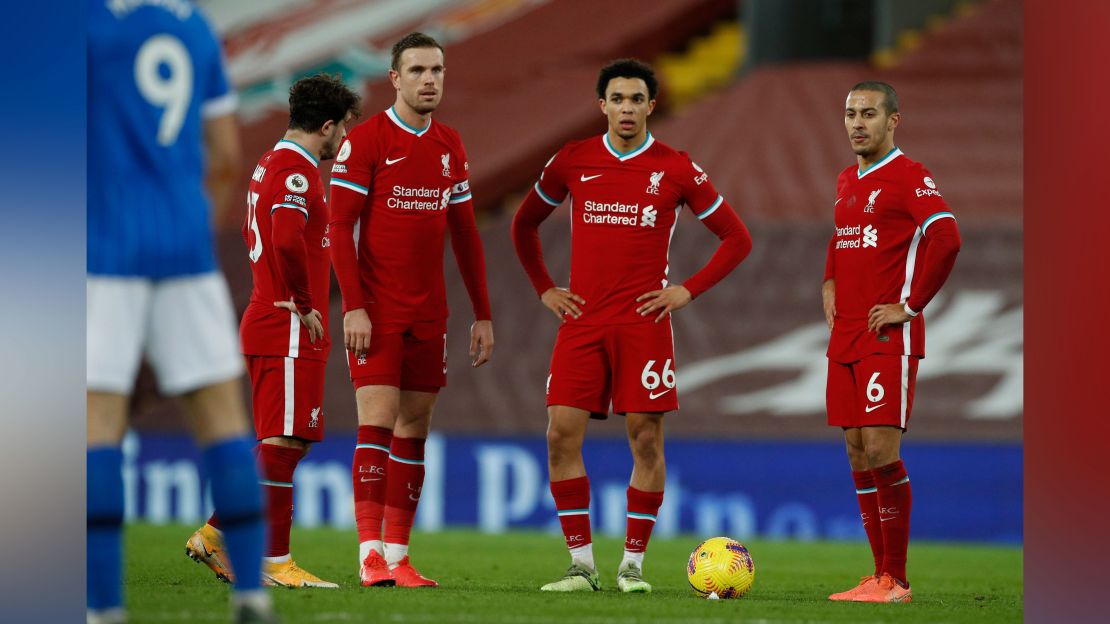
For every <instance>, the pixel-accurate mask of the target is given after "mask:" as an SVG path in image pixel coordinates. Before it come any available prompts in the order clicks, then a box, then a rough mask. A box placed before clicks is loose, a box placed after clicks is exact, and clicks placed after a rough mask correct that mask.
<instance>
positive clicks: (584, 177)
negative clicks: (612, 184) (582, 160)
mask: <svg viewBox="0 0 1110 624" xmlns="http://www.w3.org/2000/svg"><path fill="white" fill-rule="evenodd" d="M603 175H605V174H604V173H599V174H597V175H592V176H588V175H583V176H582V178H581V180H582V181H583V182H589V181H590V180H593V179H594V178H600V177H601V176H603Z"/></svg>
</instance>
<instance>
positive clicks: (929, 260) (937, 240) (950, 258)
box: [906, 219, 961, 314]
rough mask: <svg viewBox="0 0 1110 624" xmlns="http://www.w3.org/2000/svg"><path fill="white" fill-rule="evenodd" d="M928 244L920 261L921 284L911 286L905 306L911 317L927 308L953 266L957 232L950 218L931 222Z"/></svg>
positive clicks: (954, 223)
mask: <svg viewBox="0 0 1110 624" xmlns="http://www.w3.org/2000/svg"><path fill="white" fill-rule="evenodd" d="M927 236H928V244H927V245H926V247H925V258H924V259H923V261H922V265H923V266H922V273H921V281H920V282H919V283H918V284H917V285H916V286H915V287H914V290H913V293H912V294H911V295H910V298H909V300H908V301H906V306H907V307H909V308H910V310H912V311H913V313H914V314H917V313H920V312H921V311H922V310H924V309H925V306H927V305H929V302H930V301H932V300H933V297H934V296H935V295H936V294H937V292H939V291H940V288H941V286H944V282H945V281H946V280H947V279H948V276H949V275H950V274H951V273H952V268H953V267H954V266H956V255H957V254H959V253H960V246H961V241H960V231H959V229H958V228H957V227H956V221H955V220H953V219H943V220H941V221H938V222H937V223H934V224H933V226H932V227H931V228H929V230H928V234H927Z"/></svg>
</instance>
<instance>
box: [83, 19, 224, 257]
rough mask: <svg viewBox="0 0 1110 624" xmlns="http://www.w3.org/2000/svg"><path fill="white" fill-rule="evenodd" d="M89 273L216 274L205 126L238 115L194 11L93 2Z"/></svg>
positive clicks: (215, 49)
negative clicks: (207, 190)
mask: <svg viewBox="0 0 1110 624" xmlns="http://www.w3.org/2000/svg"><path fill="white" fill-rule="evenodd" d="M88 18H89V20H88V61H87V62H88V147H87V149H88V168H87V171H88V179H87V181H86V185H87V197H88V241H87V242H88V257H87V259H88V272H89V273H90V274H96V275H117V276H141V277H148V278H154V279H158V278H167V277H175V276H181V275H193V274H198V273H206V272H209V271H213V270H215V269H216V260H215V254H214V252H213V248H212V231H211V224H210V215H209V213H210V206H209V201H208V197H207V195H206V193H205V190H204V170H205V162H204V140H203V130H204V120H205V119H206V118H212V117H219V116H224V115H228V114H231V113H233V112H234V110H235V106H236V98H235V93H234V91H232V90H231V88H230V87H229V85H228V80H227V76H226V74H225V71H224V66H223V58H222V53H221V49H220V44H219V42H218V40H217V39H216V37H215V36H214V35H213V33H212V30H211V28H210V27H209V25H208V23H207V21H206V20H205V19H204V17H203V16H202V15H201V14H200V13H199V12H198V10H197V9H196V7H195V6H194V5H193V4H192V2H189V1H188V0H89V15H88Z"/></svg>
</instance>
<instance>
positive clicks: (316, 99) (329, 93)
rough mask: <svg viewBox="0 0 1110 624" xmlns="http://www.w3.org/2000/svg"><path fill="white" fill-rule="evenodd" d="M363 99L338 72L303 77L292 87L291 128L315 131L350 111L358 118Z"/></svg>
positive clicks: (337, 120)
mask: <svg viewBox="0 0 1110 624" xmlns="http://www.w3.org/2000/svg"><path fill="white" fill-rule="evenodd" d="M361 99H362V98H360V97H359V95H358V94H357V93H355V92H354V91H352V90H351V89H350V87H348V86H347V85H346V84H344V83H343V79H342V78H341V77H340V76H338V75H336V76H333V75H331V74H316V75H315V76H309V77H307V78H301V79H300V80H298V81H297V82H294V83H293V86H292V87H289V129H291V130H293V129H296V130H304V131H306V132H315V131H316V130H319V129H320V127H321V126H323V125H324V124H325V123H327V122H328V121H334V122H336V123H338V122H340V121H342V120H343V118H344V117H346V116H347V113H348V112H350V113H353V114H354V117H356V118H357V117H358V116H359V112H360V111H359V102H360V100H361Z"/></svg>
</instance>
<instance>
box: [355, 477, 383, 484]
mask: <svg viewBox="0 0 1110 624" xmlns="http://www.w3.org/2000/svg"><path fill="white" fill-rule="evenodd" d="M381 480H382V479H381V477H378V478H377V479H367V478H366V477H362V478H361V479H359V481H362V482H363V483H366V482H367V481H381Z"/></svg>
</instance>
